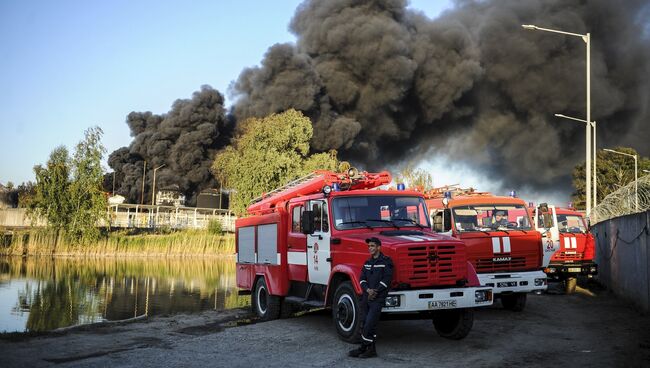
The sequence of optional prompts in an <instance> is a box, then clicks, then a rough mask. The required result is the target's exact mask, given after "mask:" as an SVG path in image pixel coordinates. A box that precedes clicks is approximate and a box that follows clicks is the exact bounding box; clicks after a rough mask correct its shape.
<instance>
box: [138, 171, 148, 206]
mask: <svg viewBox="0 0 650 368" xmlns="http://www.w3.org/2000/svg"><path fill="white" fill-rule="evenodd" d="M146 175H147V160H144V167H143V168H142V195H141V196H140V204H144V179H145V177H146Z"/></svg>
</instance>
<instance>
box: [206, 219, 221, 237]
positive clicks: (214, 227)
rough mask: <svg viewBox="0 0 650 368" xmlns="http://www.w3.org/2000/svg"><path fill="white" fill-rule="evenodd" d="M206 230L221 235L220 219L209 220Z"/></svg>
mask: <svg viewBox="0 0 650 368" xmlns="http://www.w3.org/2000/svg"><path fill="white" fill-rule="evenodd" d="M208 232H209V233H210V234H214V235H223V226H221V221H219V220H210V222H209V223H208Z"/></svg>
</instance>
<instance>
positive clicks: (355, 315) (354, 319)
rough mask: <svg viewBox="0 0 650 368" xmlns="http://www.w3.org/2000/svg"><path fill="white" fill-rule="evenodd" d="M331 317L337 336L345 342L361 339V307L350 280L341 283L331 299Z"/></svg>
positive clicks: (354, 341)
mask: <svg viewBox="0 0 650 368" xmlns="http://www.w3.org/2000/svg"><path fill="white" fill-rule="evenodd" d="M332 319H333V320H334V326H335V327H336V332H337V333H338V334H339V337H340V338H341V339H342V340H344V341H347V342H351V343H356V342H359V340H361V308H360V305H359V299H358V297H357V293H356V292H355V291H354V288H353V287H352V284H351V283H350V281H345V282H343V283H341V284H340V285H339V286H338V287H337V288H336V292H335V293H334V299H333V300H332Z"/></svg>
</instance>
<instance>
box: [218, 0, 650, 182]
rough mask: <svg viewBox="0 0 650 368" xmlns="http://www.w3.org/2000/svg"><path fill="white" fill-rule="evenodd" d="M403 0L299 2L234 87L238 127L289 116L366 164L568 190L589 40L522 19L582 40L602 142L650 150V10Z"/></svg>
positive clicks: (580, 132)
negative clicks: (425, 4) (458, 172)
mask: <svg viewBox="0 0 650 368" xmlns="http://www.w3.org/2000/svg"><path fill="white" fill-rule="evenodd" d="M406 6H407V2H406V1H405V0H368V1H361V0H328V1H316V0H314V1H311V0H307V1H305V2H304V3H303V4H301V5H300V7H299V8H298V9H297V11H296V14H295V16H294V18H293V20H292V22H291V25H290V29H291V31H292V32H293V33H294V34H295V35H296V37H297V43H296V44H295V45H294V44H276V45H274V46H272V47H271V48H270V49H269V50H268V52H267V53H266V55H265V58H264V60H263V61H262V64H261V66H260V67H254V68H249V69H245V70H244V71H243V72H242V73H241V75H240V76H239V79H238V80H237V81H236V83H234V85H233V87H232V91H231V92H232V93H233V95H234V96H235V97H237V98H238V99H237V103H236V105H235V106H234V114H235V116H236V117H237V118H238V119H239V120H241V119H243V118H247V117H250V116H264V115H267V114H269V113H273V112H279V111H283V110H286V109H288V108H296V109H299V110H302V111H303V112H305V113H306V114H307V115H308V116H309V117H310V118H311V119H312V121H313V124H314V137H313V141H312V147H313V148H314V149H315V150H316V151H325V150H328V149H337V150H339V153H340V155H341V158H343V159H348V160H350V161H352V162H354V163H356V164H361V165H363V166H364V167H366V168H371V169H374V168H385V167H386V166H387V165H398V164H400V163H402V162H404V161H407V160H409V161H410V160H412V159H413V158H415V157H419V158H423V157H426V156H431V155H436V154H445V155H447V156H448V157H449V158H451V159H453V160H457V161H461V162H464V163H466V164H468V165H470V166H472V167H473V168H474V169H477V170H479V171H481V172H482V173H484V174H486V175H487V177H489V178H500V179H502V180H503V181H504V182H507V183H508V185H509V186H520V185H530V186H532V187H533V188H551V187H554V188H563V189H564V190H565V191H568V184H569V182H570V172H571V170H572V168H573V166H574V165H575V164H576V163H578V162H580V161H581V160H584V145H585V143H584V126H583V125H581V124H578V123H575V122H570V121H563V120H559V119H558V118H555V117H554V116H553V114H554V113H563V114H566V115H572V116H576V117H579V118H583V119H585V118H586V113H585V99H586V87H585V84H586V77H585V59H586V58H585V54H586V52H585V43H584V42H583V41H582V40H581V39H580V38H578V37H571V36H562V35H558V34H551V33H547V32H541V31H535V32H533V31H528V30H524V29H523V28H522V27H521V25H522V24H535V25H538V26H540V27H546V28H553V29H560V30H565V31H569V32H574V33H581V34H584V33H587V32H591V37H592V49H591V66H592V72H591V76H592V79H591V84H592V120H596V121H598V126H599V133H598V137H599V141H600V144H599V146H600V147H603V146H616V145H625V146H633V147H634V148H635V149H637V150H638V151H640V153H642V154H645V155H647V154H650V145H648V141H650V124H649V123H648V122H649V121H650V119H649V118H650V111H649V106H650V104H649V103H650V42H649V33H648V32H649V31H648V29H649V26H648V22H649V21H648V19H650V9H649V8H650V6H649V5H648V2H647V1H638V0H630V1H623V2H618V1H611V0H591V1H585V0H527V1H521V0H500V1H497V0H493V1H458V2H457V3H456V5H455V7H454V8H453V9H451V10H448V11H446V12H444V13H443V14H442V15H441V16H440V17H438V18H436V19H429V18H427V17H426V16H425V15H423V14H422V13H419V12H417V11H413V10H410V9H407V8H406Z"/></svg>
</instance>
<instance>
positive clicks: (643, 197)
mask: <svg viewBox="0 0 650 368" xmlns="http://www.w3.org/2000/svg"><path fill="white" fill-rule="evenodd" d="M637 187H638V193H637V191H636V188H637ZM637 196H638V206H637ZM647 210H650V175H646V176H642V177H640V178H639V179H638V180H637V182H636V185H635V183H634V182H631V183H629V184H628V185H626V186H624V187H622V188H620V189H618V190H616V191H614V192H612V193H610V194H609V195H607V197H605V198H604V199H603V200H602V201H601V202H600V203H599V204H598V206H596V207H594V208H592V210H591V214H590V216H589V219H590V220H591V223H592V224H596V223H598V222H601V221H605V220H608V219H611V218H615V217H619V216H625V215H629V214H632V213H640V212H645V211H647Z"/></svg>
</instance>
